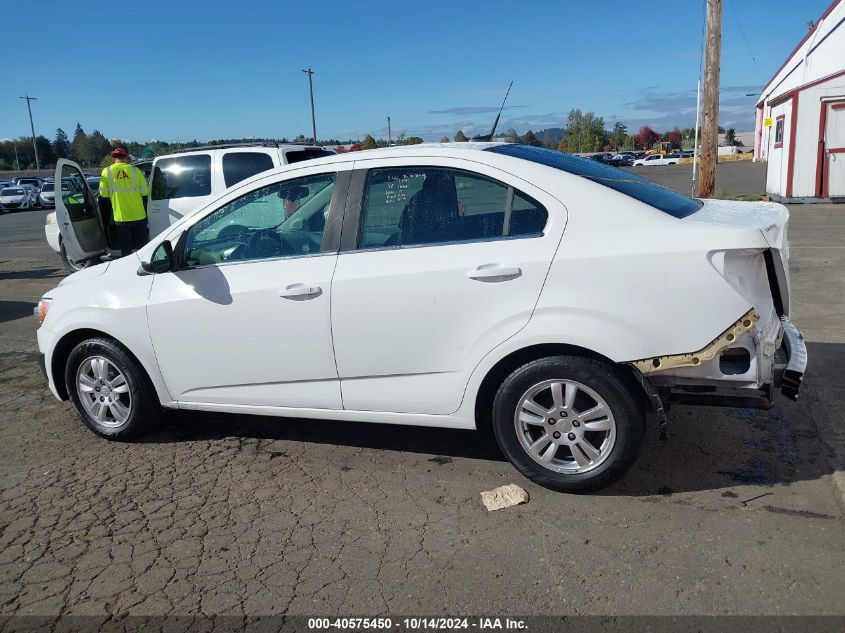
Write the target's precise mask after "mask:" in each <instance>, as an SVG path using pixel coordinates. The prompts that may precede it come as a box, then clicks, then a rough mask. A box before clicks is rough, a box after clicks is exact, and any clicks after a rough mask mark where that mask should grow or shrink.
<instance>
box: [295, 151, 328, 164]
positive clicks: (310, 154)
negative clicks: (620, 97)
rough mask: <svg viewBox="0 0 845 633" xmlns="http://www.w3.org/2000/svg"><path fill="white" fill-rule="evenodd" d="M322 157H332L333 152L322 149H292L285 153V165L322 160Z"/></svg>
mask: <svg viewBox="0 0 845 633" xmlns="http://www.w3.org/2000/svg"><path fill="white" fill-rule="evenodd" d="M323 156H334V152H330V151H328V150H324V149H294V150H290V151H288V152H285V163H287V164H292V163H299V162H302V161H304V160H312V159H314V158H322V157H323Z"/></svg>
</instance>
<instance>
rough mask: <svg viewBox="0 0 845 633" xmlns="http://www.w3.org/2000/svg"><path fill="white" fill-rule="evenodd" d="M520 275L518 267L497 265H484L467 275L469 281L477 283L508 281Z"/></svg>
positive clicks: (520, 270)
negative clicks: (475, 280)
mask: <svg viewBox="0 0 845 633" xmlns="http://www.w3.org/2000/svg"><path fill="white" fill-rule="evenodd" d="M521 275H522V269H521V268H519V267H518V266H501V265H499V264H484V265H483V266H479V267H478V268H476V269H475V270H471V271H469V272H468V273H467V277H469V278H470V279H477V280H478V281H508V280H510V279H516V278H517V277H520V276H521Z"/></svg>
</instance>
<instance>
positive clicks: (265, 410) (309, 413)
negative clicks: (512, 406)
mask: <svg viewBox="0 0 845 633" xmlns="http://www.w3.org/2000/svg"><path fill="white" fill-rule="evenodd" d="M165 406H166V408H170V409H183V410H187V411H214V412H219V413H235V414H248V415H268V416H274V417H282V418H313V419H316V420H347V421H350V422H373V423H376V424H405V425H412V426H430V427H438V428H446V429H474V428H475V421H474V420H472V419H469V420H468V419H465V418H463V417H461V416H458V415H431V414H425V413H391V412H384V411H348V410H343V409H313V408H299V407H267V406H262V405H251V404H219V403H214V402H171V403H168V404H167V405H165Z"/></svg>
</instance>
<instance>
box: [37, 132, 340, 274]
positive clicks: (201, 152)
mask: <svg viewBox="0 0 845 633" xmlns="http://www.w3.org/2000/svg"><path fill="white" fill-rule="evenodd" d="M332 155H334V151H332V150H327V149H324V148H322V147H318V146H308V145H296V144H277V143H248V144H244V143H237V144H230V145H209V146H205V147H201V148H191V149H187V150H183V151H180V152H176V153H174V154H167V155H163V156H156V157H155V159H154V160H153V161H152V163H151V164H150V163H145V164H144V165H139V167H141V168H142V170H143V171H145V172H146V173H148V179H149V181H150V189H151V195H150V199H149V202H148V205H147V217H148V225H149V232H150V237H154V236H155V235H157V234H159V233H161V232H162V231H163V230H164V229H166V228H167V227H168V226H170V225H171V224H172V223H173V222H175V221H176V220H178V219H179V218H181V217H183V216H185V215H189V214H191V213H193V212H194V211H196V210H197V209H200V208H202V207H203V206H205V205H206V204H207V203H208V202H209V201H210V200H213V199H214V198H216V197H217V196H219V195H220V194H221V193H223V191H225V190H226V189H227V188H229V187H231V186H233V185H235V184H237V183H238V182H240V181H242V180H244V179H246V178H249V177H251V176H254V175H255V174H258V173H261V172H264V171H268V170H270V169H273V168H275V167H280V166H282V165H288V164H291V163H298V162H301V161H303V160H311V159H312V158H319V157H322V156H332ZM63 164H64V167H63V168H62V169H60V168H59V167H58V166H57V168H56V182H59V178H60V177H61V178H62V179H63V180H64V181H65V182H67V181H68V180H74V181H78V180H79V175H80V174H81V173H82V170H81V168H80V167H79V166H78V165H76V164H75V163H73V162H71V161H63ZM82 180H84V178H83V179H82ZM89 188H91V187H90V186H89ZM92 193H93V194H96V189H92ZM65 197H67V196H65ZM96 215H97V217H96V218H91V223H93V224H101V225H102V229H104V230H103V231H102V233H103V237H104V239H102V240H98V239H94V240H92V239H91V236H92V235H96V234H97V233H99V232H100V231H99V230H96V227H94V229H95V230H94V231H93V232H92V231H88V232H87V233H86V234H85V235H83V237H82V241H81V242H79V241H74V240H73V239H71V240H70V241H68V240H67V239H63V236H62V234H61V232H60V231H59V225H58V224H57V221H56V214H55V213H51V214H48V215H47V217H46V219H45V227H44V231H45V235H46V237H47V243H48V244H49V245H50V247H51V248H52V249H53V250H54V251H56V252H57V253H59V255H60V256H61V257H62V260H63V261H64V262H65V265H66V266H67V267H68V268H69V269H71V270H74V271H75V270H81V269H82V268H85V267H87V266H88V265H90V264H91V263H92V262H97V261H99V258H100V257H101V256H102V255H105V254H112V255H119V249H117V248H116V245H117V237H116V235H114V229H113V227H112V226H110V224H111V223H110V219H109V218H106V217H101V214H100V213H99V211H98V213H97V214H96Z"/></svg>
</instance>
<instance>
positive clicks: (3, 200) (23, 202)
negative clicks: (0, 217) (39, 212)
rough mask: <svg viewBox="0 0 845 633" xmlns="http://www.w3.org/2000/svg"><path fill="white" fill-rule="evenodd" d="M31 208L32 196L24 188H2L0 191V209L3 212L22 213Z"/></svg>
mask: <svg viewBox="0 0 845 633" xmlns="http://www.w3.org/2000/svg"><path fill="white" fill-rule="evenodd" d="M33 206H34V204H33V201H32V194H31V193H30V192H29V190H27V189H26V187H17V186H15V187H4V188H3V189H2V190H0V207H2V208H3V210H4V211H22V210H26V209H31V208H32V207H33Z"/></svg>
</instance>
